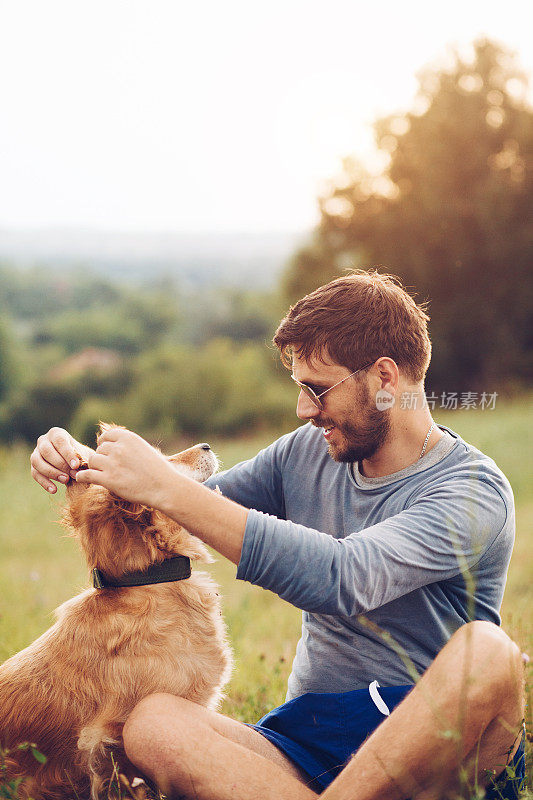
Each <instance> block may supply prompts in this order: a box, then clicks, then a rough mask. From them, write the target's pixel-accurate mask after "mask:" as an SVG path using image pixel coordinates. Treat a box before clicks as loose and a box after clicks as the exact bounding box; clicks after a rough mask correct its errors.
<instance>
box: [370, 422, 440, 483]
mask: <svg viewBox="0 0 533 800" xmlns="http://www.w3.org/2000/svg"><path fill="white" fill-rule="evenodd" d="M411 414H412V412H411ZM432 425H434V428H433V430H432V431H431V433H430V435H429V438H428V439H427V442H426V438H427V436H428V433H429V431H430V428H431V426H432ZM443 435H444V434H443V432H442V431H441V430H440V428H439V427H438V426H437V425H436V423H434V421H433V420H432V418H431V414H430V413H429V410H427V409H426V410H425V412H424V413H423V412H422V411H421V413H420V414H419V415H417V414H415V415H412V416H411V418H407V419H406V418H404V417H403V416H402V417H400V419H398V420H397V421H396V422H395V424H393V425H392V427H391V432H390V434H389V436H388V437H387V440H386V442H385V444H384V445H383V446H382V447H380V449H379V450H378V452H377V453H375V455H373V456H372V458H365V459H363V461H361V462H359V471H360V472H361V474H362V475H364V476H365V477H366V478H383V477H385V476H386V475H392V474H393V473H394V472H400V470H402V469H405V468H406V467H409V466H411V464H415V463H416V462H417V461H418V460H419V459H420V458H421V456H424V455H426V453H429V451H430V450H431V449H432V448H433V447H435V445H436V444H437V442H438V441H439V440H440V439H441V438H442V437H443ZM424 444H425V448H424Z"/></svg>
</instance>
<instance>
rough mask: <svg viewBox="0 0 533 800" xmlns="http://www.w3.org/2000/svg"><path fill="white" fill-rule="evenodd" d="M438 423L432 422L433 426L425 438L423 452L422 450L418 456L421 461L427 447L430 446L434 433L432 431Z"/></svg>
mask: <svg viewBox="0 0 533 800" xmlns="http://www.w3.org/2000/svg"><path fill="white" fill-rule="evenodd" d="M436 424H437V423H436V422H434V423H433V424H432V426H431V428H430V429H429V431H428V433H427V436H426V438H425V440H424V444H423V445H422V452H421V453H420V455H419V456H418V460H419V461H420V459H421V458H422V456H423V455H424V453H425V452H426V447H427V446H428V442H429V437H430V436H431V434H432V432H433V428H435V426H436Z"/></svg>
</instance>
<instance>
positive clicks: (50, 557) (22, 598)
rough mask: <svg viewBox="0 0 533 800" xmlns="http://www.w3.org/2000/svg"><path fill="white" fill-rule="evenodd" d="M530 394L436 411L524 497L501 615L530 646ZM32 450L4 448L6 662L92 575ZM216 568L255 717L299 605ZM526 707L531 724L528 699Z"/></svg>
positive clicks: (248, 712) (236, 700)
mask: <svg viewBox="0 0 533 800" xmlns="http://www.w3.org/2000/svg"><path fill="white" fill-rule="evenodd" d="M531 399H532V398H531V396H527V395H526V396H525V397H524V398H523V399H521V400H520V399H517V400H514V401H506V402H504V401H500V400H499V401H498V403H497V405H496V409H495V410H493V411H488V410H485V411H480V410H475V411H474V410H470V411H455V412H448V413H446V414H443V413H441V414H438V413H435V417H436V419H437V421H438V422H441V423H443V424H445V425H448V426H449V427H451V428H453V429H454V430H456V431H457V432H459V433H460V434H461V435H462V436H463V437H464V438H465V439H467V440H468V441H470V442H472V443H473V444H475V445H476V446H477V447H479V448H480V449H481V450H483V451H484V452H486V453H487V454H489V455H490V456H492V457H493V458H494V459H495V461H496V462H497V463H498V465H499V466H500V467H501V468H502V469H503V470H504V472H505V473H506V475H507V476H508V478H509V480H510V481H511V484H512V486H513V489H514V492H515V498H516V504H517V542H516V548H515V553H514V556H513V560H512V563H511V567H510V571H509V579H508V585H507V590H506V596H505V600H504V607H503V612H502V614H503V624H504V627H505V629H506V630H507V631H508V632H509V633H510V634H511V635H512V636H513V637H514V638H515V639H516V640H517V641H518V642H519V643H520V645H521V646H522V649H523V650H524V651H529V652H530V653H531V654H532V656H533V624H532V623H533V580H532V578H533V533H532V523H533V486H532V480H531V478H532V468H531V462H530V459H529V451H530V446H531V434H530V431H531V429H532V427H533V411H532V410H531V402H530V401H531ZM206 438H209V437H208V436H206ZM272 438H274V437H273V434H267V433H264V434H262V435H259V434H258V435H256V436H254V437H247V438H242V439H238V440H233V441H231V442H229V441H214V440H210V443H211V445H212V447H213V448H214V449H215V450H216V451H217V453H218V454H219V456H220V458H221V459H222V461H223V464H224V466H226V467H227V466H230V465H231V464H233V463H236V462H237V461H239V460H242V459H243V458H247V457H249V456H251V455H253V454H254V453H256V452H257V450H258V449H259V448H260V447H261V446H263V445H264V444H265V443H267V442H269V441H271V440H272ZM28 457H29V452H28V451H27V450H26V449H24V448H19V449H11V450H2V451H0V508H1V509H2V516H1V523H0V547H1V553H2V558H1V560H0V598H1V600H0V662H1V661H3V660H4V659H5V658H7V657H9V656H10V655H11V654H12V653H14V652H16V651H17V650H19V649H21V648H22V647H24V646H26V645H27V644H28V643H29V642H30V641H32V640H33V639H34V638H35V637H36V636H38V635H39V634H40V633H42V631H43V630H44V629H45V628H46V627H48V626H49V625H50V623H51V621H52V611H53V609H54V608H55V607H56V606H57V605H59V604H60V603H61V602H62V601H63V600H65V599H66V598H68V597H70V596H71V595H72V594H74V593H76V592H77V591H79V590H80V589H81V588H82V587H84V586H85V585H87V574H86V568H85V564H84V561H83V559H82V557H81V555H80V553H79V551H78V547H77V544H76V542H75V541H74V540H73V539H71V538H69V537H68V536H67V534H66V532H65V530H64V529H63V528H61V527H60V526H59V525H58V524H57V519H58V518H59V508H60V502H61V496H60V497H57V496H56V497H52V496H48V495H47V494H46V493H45V492H44V491H43V490H42V489H41V488H40V487H39V486H37V484H36V483H34V482H33V480H32V479H31V477H30V474H29V467H28ZM63 491H64V490H63V489H60V491H59V493H58V494H59V495H62V494H63ZM210 569H211V570H212V572H213V574H214V576H215V578H216V580H217V581H218V582H219V584H220V585H221V588H222V595H223V598H224V613H225V618H226V620H227V623H228V627H229V632H230V636H231V640H232V643H233V647H234V650H235V655H236V669H235V673H234V676H233V679H232V681H231V683H230V685H229V687H228V690H227V699H226V700H225V702H224V706H223V709H222V710H223V711H224V712H225V713H228V714H230V715H232V716H234V717H235V718H237V719H241V720H245V721H254V720H255V719H257V718H258V717H259V716H261V715H262V714H263V713H264V712H265V711H266V710H268V709H270V708H272V707H273V706H275V705H278V704H279V703H281V702H282V701H283V699H284V694H285V685H286V681H287V677H288V674H289V672H290V666H291V662H292V657H293V654H294V648H295V644H296V641H297V639H298V636H299V629H300V615H299V612H298V611H297V610H296V609H294V608H292V607H291V606H289V605H288V604H287V603H285V602H283V601H281V600H280V599H279V598H277V597H275V596H274V595H272V594H270V593H269V592H266V591H264V590H262V589H259V588H256V587H252V586H249V585H247V584H242V583H240V582H239V583H237V582H236V581H235V580H234V576H235V567H234V566H233V565H231V564H229V563H224V562H223V561H222V559H218V560H217V562H216V563H215V564H214V565H213V566H212V567H211V568H210ZM530 677H531V676H530ZM530 684H531V680H530ZM528 715H529V720H528V726H529V730H530V731H531V730H532V727H531V706H529V709H528Z"/></svg>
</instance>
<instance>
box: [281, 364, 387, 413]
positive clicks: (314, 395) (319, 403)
mask: <svg viewBox="0 0 533 800" xmlns="http://www.w3.org/2000/svg"><path fill="white" fill-rule="evenodd" d="M373 363H374V362H373V361H372V362H371V363H370V364H365V366H364V367H360V368H359V369H356V370H355V372H352V373H351V374H350V375H347V376H346V377H345V378H343V379H342V381H339V382H338V383H335V384H333V386H330V387H329V389H324V391H323V392H320V394H317V393H316V392H315V391H314V390H313V389H311V387H310V386H308V385H307V384H306V383H302V382H301V381H298V380H296V378H295V377H294V375H291V378H292V379H293V381H294V383H295V384H296V385H297V386H299V387H300V389H301V390H302V392H304V393H305V394H306V395H307V396H308V398H309V399H310V400H311V401H312V402H313V403H314V404H315V406H316V407H317V408H318V409H319V410H320V411H322V409H323V408H324V403H323V402H322V400H321V399H320V398H321V397H324V395H325V394H327V393H328V392H331V390H332V389H335V387H336V386H340V385H341V383H344V381H347V380H348V378H353V376H354V375H357V373H358V372H362V371H363V370H364V369H368V368H369V367H371V366H372V364H373Z"/></svg>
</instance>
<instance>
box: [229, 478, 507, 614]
mask: <svg viewBox="0 0 533 800" xmlns="http://www.w3.org/2000/svg"><path fill="white" fill-rule="evenodd" d="M506 520H507V508H506V504H505V501H504V499H503V497H502V495H501V494H500V492H499V491H498V490H497V489H496V488H495V487H493V486H492V485H490V484H489V483H487V482H486V481H484V480H480V479H472V480H469V479H464V480H461V481H459V480H458V481H454V482H453V483H452V482H447V483H446V484H443V485H441V486H436V487H434V488H433V489H431V490H428V491H427V493H426V494H424V495H423V496H420V497H419V498H418V499H417V500H416V501H415V502H413V503H412V505H411V506H410V507H409V508H407V509H405V510H404V511H402V512H401V513H399V514H397V515H395V516H393V517H390V518H389V519H386V520H384V521H383V522H380V523H379V524H376V525H373V526H371V527H369V528H365V529H364V530H362V531H359V532H354V533H351V534H349V535H348V536H347V537H346V538H344V539H336V538H334V537H333V536H331V535H329V534H326V533H322V532H320V531H318V530H314V529H312V528H307V527H305V526H303V525H298V524H295V523H293V522H290V521H285V520H279V519H275V518H273V517H271V516H266V515H265V514H262V513H259V512H256V511H250V513H249V515H248V522H247V525H246V530H245V536H244V542H243V549H242V554H241V559H240V563H239V566H238V570H237V578H240V579H242V580H246V581H249V582H250V583H254V584H257V585H259V586H262V587H263V588H265V589H270V590H271V591H273V592H275V593H276V594H278V595H279V596H280V597H282V598H283V599H284V600H287V601H288V602H290V603H292V604H293V605H295V606H297V607H298V608H301V609H303V610H305V611H309V612H314V613H321V614H335V615H337V614H342V615H346V616H353V615H356V614H361V613H366V612H368V611H371V610H373V609H375V608H378V607H381V606H383V605H385V604H386V603H389V602H391V601H392V600H395V599H397V598H398V597H401V596H402V595H405V594H407V593H408V592H411V591H413V590H415V589H418V588H420V587H422V586H425V585H427V584H430V583H434V582H436V581H442V580H446V579H448V578H452V577H454V576H457V575H460V574H462V575H463V576H464V578H465V580H466V581H467V583H468V575H471V574H473V573H474V572H475V566H476V564H477V563H478V562H479V560H480V558H481V557H482V555H483V554H484V553H485V552H486V551H487V550H488V549H489V548H490V547H491V546H492V544H493V543H494V541H495V539H496V537H497V536H498V534H499V533H500V532H501V531H502V529H503V528H504V526H505V524H506Z"/></svg>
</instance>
